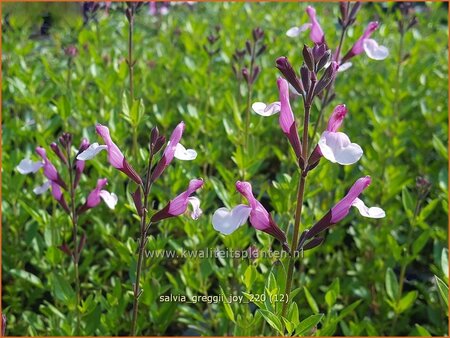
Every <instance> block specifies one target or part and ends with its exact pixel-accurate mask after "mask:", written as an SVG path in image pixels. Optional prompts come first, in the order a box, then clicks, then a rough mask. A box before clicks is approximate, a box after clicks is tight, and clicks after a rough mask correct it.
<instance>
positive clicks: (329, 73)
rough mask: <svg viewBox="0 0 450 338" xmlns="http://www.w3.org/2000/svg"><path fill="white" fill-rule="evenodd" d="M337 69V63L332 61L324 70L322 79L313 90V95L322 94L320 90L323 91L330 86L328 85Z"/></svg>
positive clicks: (334, 76)
mask: <svg viewBox="0 0 450 338" xmlns="http://www.w3.org/2000/svg"><path fill="white" fill-rule="evenodd" d="M338 69H339V65H338V64H337V62H335V61H332V62H331V64H330V65H329V66H328V68H327V69H326V70H325V72H324V74H323V76H322V78H321V79H320V80H319V82H318V83H317V85H316V88H315V90H314V95H319V94H320V93H321V92H322V90H324V89H325V88H327V87H328V86H329V85H330V83H331V82H332V81H333V80H334V79H335V78H336V74H337V71H338Z"/></svg>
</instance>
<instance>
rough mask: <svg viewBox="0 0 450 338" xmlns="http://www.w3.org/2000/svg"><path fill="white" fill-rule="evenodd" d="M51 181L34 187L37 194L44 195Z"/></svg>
mask: <svg viewBox="0 0 450 338" xmlns="http://www.w3.org/2000/svg"><path fill="white" fill-rule="evenodd" d="M50 185H51V182H50V181H46V182H45V183H44V184H43V185H40V186H39V187H36V188H34V189H33V192H34V193H35V194H36V195H42V194H43V193H44V192H46V191H47V190H48V189H49V188H50Z"/></svg>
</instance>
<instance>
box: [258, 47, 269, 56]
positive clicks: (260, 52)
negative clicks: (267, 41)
mask: <svg viewBox="0 0 450 338" xmlns="http://www.w3.org/2000/svg"><path fill="white" fill-rule="evenodd" d="M266 49H267V45H262V46H261V48H259V50H258V52H257V53H256V56H260V55H261V54H262V53H264V52H265V51H266Z"/></svg>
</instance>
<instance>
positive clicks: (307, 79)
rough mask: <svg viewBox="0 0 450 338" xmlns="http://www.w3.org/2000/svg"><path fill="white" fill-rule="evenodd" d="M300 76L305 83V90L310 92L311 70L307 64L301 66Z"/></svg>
mask: <svg viewBox="0 0 450 338" xmlns="http://www.w3.org/2000/svg"><path fill="white" fill-rule="evenodd" d="M300 78H301V80H302V84H303V88H304V89H305V92H308V91H309V85H310V83H311V80H310V72H309V70H308V67H306V66H305V65H303V66H301V67H300Z"/></svg>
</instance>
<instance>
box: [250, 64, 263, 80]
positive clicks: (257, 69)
mask: <svg viewBox="0 0 450 338" xmlns="http://www.w3.org/2000/svg"><path fill="white" fill-rule="evenodd" d="M260 71H261V68H259V66H256V67H255V68H254V69H253V77H252V83H255V81H256V78H257V77H258V75H259V72H260Z"/></svg>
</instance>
